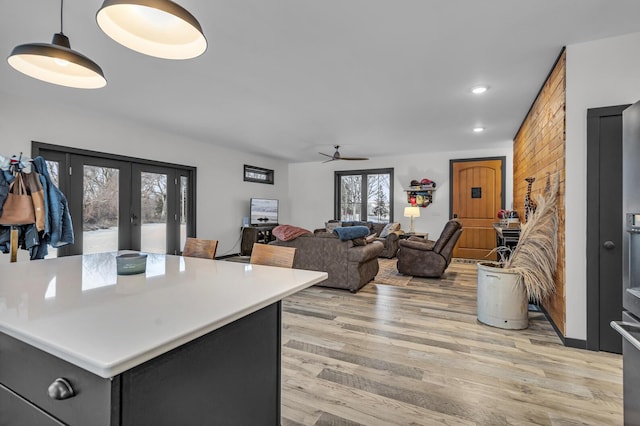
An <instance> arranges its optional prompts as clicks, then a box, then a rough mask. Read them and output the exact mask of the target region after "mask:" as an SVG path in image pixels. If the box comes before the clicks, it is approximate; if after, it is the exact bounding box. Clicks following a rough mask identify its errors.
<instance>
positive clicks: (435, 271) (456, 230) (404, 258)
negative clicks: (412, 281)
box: [397, 219, 462, 278]
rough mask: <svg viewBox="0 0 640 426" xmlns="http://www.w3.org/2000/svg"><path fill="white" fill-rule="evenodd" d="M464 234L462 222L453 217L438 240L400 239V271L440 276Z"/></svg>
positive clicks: (409, 273)
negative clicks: (461, 235)
mask: <svg viewBox="0 0 640 426" xmlns="http://www.w3.org/2000/svg"><path fill="white" fill-rule="evenodd" d="M460 234H462V224H461V223H460V222H458V221H457V220H455V219H451V220H450V221H449V222H447V224H446V225H445V226H444V229H443V230H442V233H441V234H440V237H439V238H438V240H437V241H431V240H425V239H423V238H417V237H411V238H409V239H408V240H400V243H399V245H400V249H399V250H398V255H397V256H398V272H400V273H402V274H405V275H413V276H417V277H430V278H439V277H441V276H442V274H443V273H444V271H445V269H447V266H449V263H451V255H452V254H453V248H454V246H455V245H456V242H458V238H460Z"/></svg>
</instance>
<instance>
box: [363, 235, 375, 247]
mask: <svg viewBox="0 0 640 426" xmlns="http://www.w3.org/2000/svg"><path fill="white" fill-rule="evenodd" d="M376 235H377V234H376V233H373V234H371V235H367V236H366V237H364V239H365V240H366V241H367V244H371V243H372V242H374V241H375V240H376Z"/></svg>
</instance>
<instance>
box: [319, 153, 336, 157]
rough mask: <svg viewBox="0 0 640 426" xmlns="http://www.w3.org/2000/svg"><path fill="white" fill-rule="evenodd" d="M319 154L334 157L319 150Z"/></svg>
mask: <svg viewBox="0 0 640 426" xmlns="http://www.w3.org/2000/svg"><path fill="white" fill-rule="evenodd" d="M318 154H320V155H324V156H325V157H330V158H333V155H329V154H325V153H324V152H319V153H318Z"/></svg>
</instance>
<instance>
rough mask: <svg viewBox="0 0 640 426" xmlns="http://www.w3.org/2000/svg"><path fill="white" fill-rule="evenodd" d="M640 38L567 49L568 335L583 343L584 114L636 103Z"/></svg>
mask: <svg viewBox="0 0 640 426" xmlns="http://www.w3.org/2000/svg"><path fill="white" fill-rule="evenodd" d="M638 46H640V33H636V34H631V35H627V36H622V37H613V38H608V39H603V40H598V41H594V42H589V43H580V44H574V45H569V46H567V116H566V131H567V133H566V138H567V143H566V158H567V161H566V188H565V189H566V230H565V232H566V234H565V241H566V242H565V244H566V247H565V249H566V253H567V260H566V265H565V270H566V295H565V296H566V301H567V302H566V303H567V318H566V335H565V337H569V338H573V339H581V340H584V339H586V335H587V325H586V324H587V286H586V265H587V258H586V228H587V218H586V210H587V205H586V196H587V187H586V177H587V170H586V164H587V109H589V108H598V107H606V106H613V105H621V104H628V103H634V102H636V101H638V100H640V54H639V52H638Z"/></svg>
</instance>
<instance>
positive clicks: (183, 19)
mask: <svg viewBox="0 0 640 426" xmlns="http://www.w3.org/2000/svg"><path fill="white" fill-rule="evenodd" d="M96 21H97V23H98V26H99V27H100V29H102V31H103V32H104V33H105V34H106V35H108V36H109V37H111V38H112V39H113V40H115V41H116V42H118V43H120V44H121V45H123V46H125V47H128V48H129V49H131V50H134V51H136V52H139V53H142V54H145V55H149V56H154V57H157V58H163V59H191V58H195V57H197V56H200V55H202V54H203V53H204V52H205V50H207V39H206V38H205V36H204V33H203V32H202V27H201V26H200V23H199V22H198V20H197V19H196V18H195V17H194V16H193V15H192V14H191V13H189V12H188V11H187V10H186V9H184V8H183V7H182V6H180V5H178V4H176V3H174V2H172V1H169V0H106V1H105V2H104V3H102V7H101V8H100V10H99V11H98V13H97V14H96Z"/></svg>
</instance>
